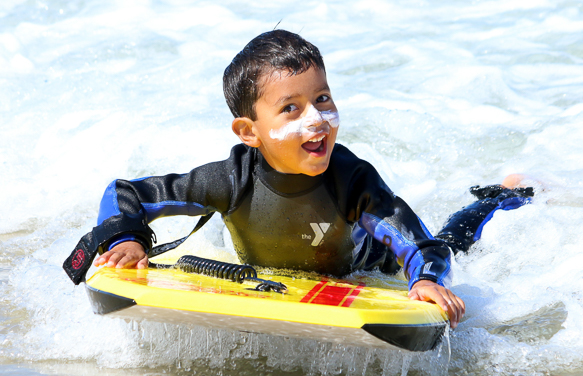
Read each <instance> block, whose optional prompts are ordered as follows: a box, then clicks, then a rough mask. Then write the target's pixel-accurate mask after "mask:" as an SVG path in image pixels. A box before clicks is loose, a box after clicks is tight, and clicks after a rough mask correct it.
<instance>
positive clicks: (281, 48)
mask: <svg viewBox="0 0 583 376" xmlns="http://www.w3.org/2000/svg"><path fill="white" fill-rule="evenodd" d="M311 67H315V68H319V69H321V70H323V71H326V68H325V67H324V59H322V55H321V54H320V50H318V48H317V47H316V46H314V45H313V44H311V43H310V42H308V41H307V40H305V39H304V38H302V37H300V36H299V35H297V34H294V33H291V32H289V31H286V30H272V31H268V32H266V33H263V34H261V35H259V36H257V37H255V38H254V39H253V40H252V41H251V42H249V43H248V44H247V45H246V46H245V48H243V50H242V51H241V52H239V53H238V54H237V56H235V58H234V59H233V61H231V64H229V66H228V67H227V68H226V69H225V73H224V75H223V92H224V93H225V99H226V100H227V105H228V106H229V109H230V110H231V112H232V113H233V116H235V117H248V118H250V119H251V120H257V114H256V113H255V102H257V100H258V99H259V98H260V97H261V94H262V92H261V87H260V84H261V80H262V79H263V77H264V76H266V75H267V74H271V73H273V72H276V71H288V72H289V74H290V75H296V74H301V73H303V72H305V71H307V70H308V69H310V68H311Z"/></svg>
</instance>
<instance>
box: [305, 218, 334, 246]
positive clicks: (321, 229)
mask: <svg viewBox="0 0 583 376" xmlns="http://www.w3.org/2000/svg"><path fill="white" fill-rule="evenodd" d="M330 225H331V223H310V226H312V230H314V235H315V237H314V240H313V241H312V244H311V246H312V247H317V246H319V245H320V244H322V242H323V241H324V234H325V233H326V231H328V229H329V228H330ZM302 239H312V237H311V236H310V235H305V234H304V235H302Z"/></svg>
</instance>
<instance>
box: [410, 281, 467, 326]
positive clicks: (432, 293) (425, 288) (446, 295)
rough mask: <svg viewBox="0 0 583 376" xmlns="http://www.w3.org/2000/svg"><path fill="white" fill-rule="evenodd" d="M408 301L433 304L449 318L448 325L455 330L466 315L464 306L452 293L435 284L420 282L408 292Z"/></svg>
mask: <svg viewBox="0 0 583 376" xmlns="http://www.w3.org/2000/svg"><path fill="white" fill-rule="evenodd" d="M409 299H413V300H422V301H426V302H434V303H436V304H437V305H439V306H440V307H441V309H443V310H444V311H445V312H447V314H448V316H449V323H450V325H451V327H452V329H455V327H456V326H457V324H458V322H460V320H461V319H462V317H463V315H464V314H465V313H466V304H465V303H464V301H463V300H462V299H461V298H459V297H457V296H456V295H455V294H454V293H453V292H451V291H450V290H448V289H446V288H445V287H443V286H440V285H438V284H437V283H435V282H432V281H428V280H424V279H422V280H420V281H418V282H417V283H415V284H414V285H413V288H411V291H409Z"/></svg>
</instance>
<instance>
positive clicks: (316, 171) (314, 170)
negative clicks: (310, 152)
mask: <svg viewBox="0 0 583 376" xmlns="http://www.w3.org/2000/svg"><path fill="white" fill-rule="evenodd" d="M328 164H329V162H326V163H319V164H317V165H314V166H310V167H309V168H305V169H303V171H302V174H304V175H308V176H317V175H320V174H323V173H324V172H326V170H327V169H328Z"/></svg>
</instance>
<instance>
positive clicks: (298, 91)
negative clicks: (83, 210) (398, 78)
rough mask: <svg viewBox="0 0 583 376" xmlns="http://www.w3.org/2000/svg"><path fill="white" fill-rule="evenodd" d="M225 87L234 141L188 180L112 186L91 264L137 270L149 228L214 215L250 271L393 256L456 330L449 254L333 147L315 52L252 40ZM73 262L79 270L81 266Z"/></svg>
mask: <svg viewBox="0 0 583 376" xmlns="http://www.w3.org/2000/svg"><path fill="white" fill-rule="evenodd" d="M223 82H224V92H225V97H226V100H227V103H228V105H229V108H230V109H231V112H232V113H233V115H234V117H235V119H234V120H233V122H232V129H233V132H234V133H235V134H236V135H237V136H238V137H239V139H240V140H241V142H242V144H239V145H237V146H235V147H233V149H232V150H231V156H230V157H229V158H228V159H227V160H225V161H221V162H215V163H210V164H207V165H204V166H201V167H198V168H195V169H194V170H192V171H191V172H190V173H188V174H183V175H176V174H171V175H166V176H162V177H149V178H143V179H137V180H133V181H123V180H116V181H114V182H113V183H111V184H110V185H109V187H108V188H107V190H106V192H105V194H104V197H103V199H102V202H101V206H100V211H99V219H98V226H97V227H96V228H95V229H94V230H93V232H92V233H89V234H88V236H90V238H86V239H85V244H88V246H87V247H88V248H91V249H93V250H94V253H95V252H96V251H95V250H99V252H100V253H103V254H102V255H101V256H99V257H98V258H97V259H96V260H95V263H94V264H95V265H96V266H100V265H105V264H106V265H107V266H109V267H118V268H123V267H137V268H146V267H147V265H148V256H147V252H148V250H150V249H151V247H152V237H153V233H152V230H151V229H150V228H149V226H148V223H149V222H151V221H153V220H155V219H156V218H159V217H162V216H170V215H191V216H197V215H208V214H210V213H213V212H220V213H221V215H222V217H223V220H224V222H225V224H226V226H227V228H228V229H229V231H230V232H231V236H232V239H233V243H234V247H235V250H236V251H237V253H238V256H239V258H240V260H241V261H242V262H244V263H248V264H251V265H261V266H266V267H276V268H290V269H297V270H309V271H315V272H318V273H323V274H332V275H335V276H342V275H345V274H347V273H350V272H351V271H353V270H357V269H366V270H369V269H372V268H374V267H376V266H378V267H380V268H381V270H383V271H390V270H391V269H392V267H393V266H392V264H391V262H392V260H394V258H393V254H394V255H395V256H394V257H395V258H396V260H398V263H399V264H400V265H401V266H402V267H403V269H404V272H405V275H406V276H407V277H408V278H409V289H410V292H409V297H410V298H411V299H416V300H426V301H432V302H435V303H437V304H438V305H439V306H440V307H441V308H442V309H443V310H444V311H446V312H447V313H448V315H449V318H450V322H451V326H452V328H455V327H456V326H457V323H458V322H459V320H460V319H461V317H462V316H463V314H464V312H465V305H464V302H463V301H462V300H461V299H460V298H459V297H457V296H456V295H455V294H453V293H452V292H451V291H450V290H449V289H448V288H446V287H447V286H448V284H449V283H450V281H451V269H450V257H451V256H450V248H449V247H448V246H447V245H446V244H445V243H444V242H442V241H440V240H435V239H434V238H433V237H432V236H431V234H430V233H429V232H428V231H427V230H426V228H425V227H424V225H423V224H422V223H421V221H420V220H419V219H418V217H417V216H416V215H415V214H414V213H413V211H412V210H411V209H410V208H409V207H408V206H407V204H406V203H405V202H404V201H403V200H401V199H400V198H399V197H397V196H395V195H394V194H393V192H392V191H391V190H390V189H389V188H388V187H387V186H386V184H385V183H384V182H383V180H382V179H381V178H380V176H379V174H378V173H377V171H376V170H375V169H374V168H373V167H372V166H371V165H370V164H369V163H367V162H365V161H363V160H360V159H358V158H357V157H356V156H355V155H354V154H352V153H351V152H350V151H349V150H348V149H347V148H345V147H344V146H342V145H336V144H335V141H336V135H337V133H338V126H339V117H338V113H337V110H336V106H335V105H334V101H333V100H332V95H331V92H330V88H329V87H328V84H327V80H326V72H325V67H324V62H323V60H322V57H321V55H320V53H319V51H318V49H317V48H316V47H315V46H313V45H312V44H310V43H309V42H307V41H305V40H304V39H303V38H301V37H300V36H298V35H296V34H293V33H290V32H287V31H284V30H274V31H270V32H267V33H264V34H261V35H259V36H258V37H256V38H255V39H253V40H252V41H251V42H249V44H248V45H247V46H246V47H245V48H244V49H243V50H242V51H241V52H240V53H239V54H238V55H237V56H236V57H235V58H234V59H233V61H232V62H231V64H230V65H229V66H228V67H227V69H226V70H225V74H224V78H223ZM84 238H85V237H84ZM83 241H84V240H83V239H82V242H83ZM103 251H105V252H103ZM94 253H93V254H94ZM387 255H388V256H387ZM81 256H82V257H81V258H80V259H78V260H77V261H78V263H79V262H81V263H83V262H86V259H88V258H91V255H89V256H87V257H86V256H85V255H81ZM89 262H90V261H89ZM75 268H76V267H75V265H74V266H73V269H75ZM66 269H67V268H66ZM69 269H71V268H69ZM68 272H69V271H68Z"/></svg>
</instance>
